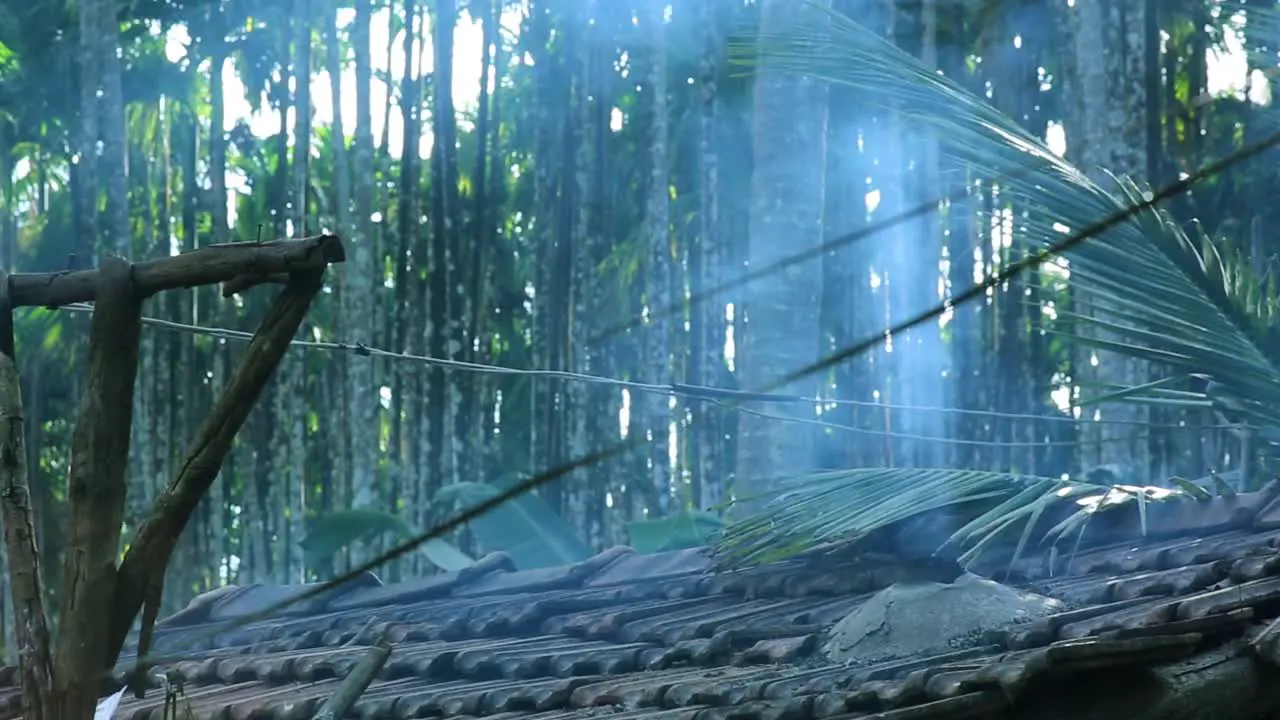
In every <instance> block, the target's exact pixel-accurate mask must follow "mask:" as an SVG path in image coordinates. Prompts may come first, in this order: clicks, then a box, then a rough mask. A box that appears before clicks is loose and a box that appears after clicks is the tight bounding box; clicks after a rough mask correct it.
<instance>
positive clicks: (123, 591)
mask: <svg viewBox="0 0 1280 720" xmlns="http://www.w3.org/2000/svg"><path fill="white" fill-rule="evenodd" d="M323 277H324V269H323V267H322V268H320V269H318V270H309V271H306V272H301V273H295V274H294V275H293V276H292V277H291V278H290V280H289V282H288V284H287V285H286V286H285V288H284V290H283V291H281V293H280V295H279V296H278V297H277V298H276V301H275V303H274V304H273V305H272V306H271V309H270V310H269V311H268V312H267V316H266V317H265V318H263V320H262V324H261V325H260V326H259V327H258V331H257V332H256V333H254V336H253V340H252V341H251V342H250V343H249V348H248V350H247V351H246V352H245V355H244V359H243V360H241V362H240V365H239V367H237V368H236V370H235V373H233V374H232V376H231V378H230V379H229V380H228V381H227V384H226V386H225V387H224V388H223V389H222V392H221V393H219V395H218V401H217V403H215V404H214V407H213V410H212V411H211V412H210V413H209V415H208V416H207V417H206V418H205V421H204V424H203V425H201V426H200V430H199V432H198V433H197V434H196V438H195V440H194V441H193V443H192V447H191V449H190V450H188V452H187V456H186V459H185V460H184V461H183V463H182V466H181V467H180V468H179V470H178V475H177V477H175V478H174V479H173V480H172V481H171V482H170V484H169V487H168V488H167V489H166V490H165V492H164V494H162V495H161V496H160V498H159V499H157V500H156V504H155V508H154V509H153V510H152V512H151V515H150V517H148V518H147V520H146V522H144V523H143V524H142V527H140V528H139V529H138V534H137V536H136V537H135V538H134V540H133V544H132V545H131V546H130V548H129V552H128V553H127V554H126V555H125V558H124V562H123V563H121V565H120V573H119V582H118V583H117V584H116V587H115V601H114V602H113V603H112V606H111V613H112V614H111V623H110V626H111V637H110V640H109V641H108V643H107V647H106V654H105V656H103V655H99V656H98V658H99V660H98V662H99V663H100V665H99V667H98V668H97V671H99V672H100V671H102V670H105V669H109V668H110V667H112V666H113V665H114V663H115V660H116V657H117V656H118V655H119V653H120V649H121V648H122V647H123V646H124V641H125V638H126V637H127V636H128V634H129V627H130V626H131V625H132V624H133V620H134V618H135V617H137V615H138V610H139V609H140V608H141V607H142V605H143V601H144V599H145V595H146V589H147V587H148V583H149V582H150V579H151V578H152V577H154V576H156V575H160V574H163V573H164V571H165V566H166V565H167V564H168V562H169V556H170V554H171V553H172V552H173V548H174V547H175V546H176V544H177V541H178V536H179V535H180V534H181V533H182V529H183V528H184V527H186V524H187V521H188V520H189V519H190V517H191V514H192V513H193V512H195V509H196V506H197V505H198V504H199V502H200V499H201V498H203V497H204V495H205V493H207V492H208V490H209V487H210V486H211V485H212V484H213V481H214V479H215V478H216V477H217V474H218V470H219V468H221V467H222V462H223V459H224V458H225V457H226V455H227V453H228V452H229V451H230V450H231V443H232V441H233V440H234V439H235V435H236V432H238V431H239V430H240V427H241V426H242V425H244V421H245V419H246V418H247V417H248V416H249V411H250V410H252V409H253V406H254V404H255V403H256V402H257V400H258V396H259V395H261V393H262V390H263V388H264V387H266V384H267V381H268V380H270V378H271V374H272V373H273V372H275V369H276V367H277V366H278V365H279V364H280V360H281V358H283V357H284V353H285V351H286V350H288V349H289V344H290V342H291V341H292V340H293V336H294V334H295V333H296V332H297V331H298V327H299V326H300V325H301V324H302V320H303V319H304V318H305V317H306V315H307V310H308V308H309V307H310V305H311V300H312V299H313V298H314V297H315V295H316V293H318V292H319V291H320V288H321V286H322V280H323ZM95 677H97V673H95Z"/></svg>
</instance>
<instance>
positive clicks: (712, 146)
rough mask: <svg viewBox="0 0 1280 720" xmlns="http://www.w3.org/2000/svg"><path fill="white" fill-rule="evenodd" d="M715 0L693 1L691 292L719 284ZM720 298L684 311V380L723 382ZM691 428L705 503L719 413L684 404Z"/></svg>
mask: <svg viewBox="0 0 1280 720" xmlns="http://www.w3.org/2000/svg"><path fill="white" fill-rule="evenodd" d="M717 5H718V3H717V2H715V0H703V1H702V2H700V3H699V4H698V7H699V12H700V13H701V14H700V16H699V18H698V21H699V22H700V23H701V24H702V27H703V30H702V32H703V37H702V42H703V47H702V54H701V56H700V57H699V61H698V72H699V78H698V80H699V82H700V83H701V92H700V93H699V96H698V100H699V104H700V108H699V109H700V113H699V123H698V129H699V138H698V185H699V187H698V238H697V240H696V241H695V242H694V245H693V247H692V248H690V250H689V291H690V294H691V295H692V296H694V297H697V296H699V295H700V294H701V293H703V292H705V291H706V290H708V289H709V288H714V287H716V286H717V285H718V284H719V280H720V275H721V268H720V264H721V262H722V260H721V247H720V243H721V239H722V237H723V236H722V235H721V233H720V217H719V216H720V205H719V203H718V202H717V195H718V194H719V192H720V158H719V152H718V151H717V142H718V141H719V136H720V133H719V118H720V107H719V105H720V101H719V96H718V92H717V90H716V88H717V86H718V83H717V77H716V74H717V73H716V70H717V66H718V63H719V59H720V52H721V49H722V43H721V41H720V29H719V26H718V23H719V21H720V17H719V13H718V12H717ZM724 312H725V303H724V299H723V298H721V297H712V298H708V299H707V300H706V301H704V302H696V303H695V304H694V305H693V307H692V308H691V309H690V311H689V337H690V347H689V364H688V378H689V379H688V382H689V384H691V385H706V386H708V387H723V386H724V379H723V377H722V376H723V374H724V372H723V371H724V368H725V362H724V360H725V356H724V342H725V324H724ZM689 410H690V415H691V421H690V426H691V432H690V435H689V453H690V455H691V456H692V457H693V467H692V468H691V469H692V473H691V476H692V495H693V501H694V505H695V506H696V507H699V508H709V507H712V506H714V505H716V504H718V503H719V502H720V501H721V500H722V499H723V498H724V480H723V477H722V472H723V469H724V467H723V461H722V458H721V457H720V455H721V454H722V452H723V444H724V443H723V442H722V441H721V437H722V436H723V434H724V430H723V429H722V428H721V423H722V422H723V417H724V413H722V412H718V411H717V410H716V408H715V406H713V405H712V404H711V403H694V404H693V405H692V406H690V408H689Z"/></svg>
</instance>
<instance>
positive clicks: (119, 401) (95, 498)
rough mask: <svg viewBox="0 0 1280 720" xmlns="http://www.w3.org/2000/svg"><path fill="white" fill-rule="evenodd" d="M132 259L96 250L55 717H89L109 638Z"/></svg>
mask: <svg viewBox="0 0 1280 720" xmlns="http://www.w3.org/2000/svg"><path fill="white" fill-rule="evenodd" d="M132 275H133V274H132V266H131V265H130V264H129V262H128V261H126V260H124V259H123V258H119V257H106V258H103V260H102V263H101V266H100V268H99V270H98V271H97V288H96V289H97V297H96V298H95V304H94V309H93V319H92V320H91V321H90V323H89V382H88V384H87V386H86V388H85V391H84V395H83V396H82V397H81V398H80V408H79V410H78V412H77V417H76V424H75V429H74V430H73V431H72V437H71V466H70V470H69V473H68V479H67V495H68V500H69V503H70V506H71V507H70V515H71V518H70V525H69V529H70V542H68V544H67V551H66V560H65V561H64V567H63V569H64V573H63V578H64V579H63V582H62V593H63V595H62V597H63V600H62V609H61V614H60V616H59V622H58V643H57V651H56V652H55V654H54V686H53V696H52V699H53V702H54V703H55V704H56V707H55V717H60V718H82V717H92V716H93V711H94V707H95V706H96V705H97V702H98V693H99V691H100V690H101V688H102V679H101V671H102V667H101V665H100V663H101V658H102V657H103V655H104V654H105V653H106V644H107V639H108V637H109V630H110V628H109V627H108V624H107V623H106V622H104V618H103V611H104V608H105V607H106V606H105V598H110V597H112V596H113V595H114V593H115V584H116V557H117V555H116V554H117V553H118V552H119V548H120V526H121V524H122V523H123V522H124V501H125V489H126V479H125V468H126V466H127V464H128V459H129V439H130V438H129V435H130V429H131V428H132V426H133V388H134V383H135V382H136V380H137V375H138V354H139V347H140V342H141V338H142V296H141V295H140V294H139V293H138V292H137V290H136V287H135V285H134V282H133V280H132Z"/></svg>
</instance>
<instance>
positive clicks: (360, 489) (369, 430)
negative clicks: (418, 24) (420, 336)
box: [334, 0, 390, 561]
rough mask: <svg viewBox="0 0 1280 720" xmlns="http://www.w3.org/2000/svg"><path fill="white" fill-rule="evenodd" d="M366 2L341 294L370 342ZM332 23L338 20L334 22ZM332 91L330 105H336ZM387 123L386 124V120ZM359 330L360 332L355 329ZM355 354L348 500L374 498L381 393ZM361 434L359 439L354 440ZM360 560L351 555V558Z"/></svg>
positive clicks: (361, 13) (369, 365)
mask: <svg viewBox="0 0 1280 720" xmlns="http://www.w3.org/2000/svg"><path fill="white" fill-rule="evenodd" d="M372 14H373V13H372V7H371V3H370V0H356V18H355V25H354V27H353V32H352V38H351V44H352V49H353V51H354V53H355V74H356V78H355V81H356V129H355V142H354V146H353V151H354V152H353V157H352V161H353V171H354V173H355V178H356V183H355V208H356V220H355V226H354V228H353V230H354V231H355V235H354V236H353V237H352V239H351V241H350V242H349V245H350V246H351V248H352V251H351V261H350V262H348V263H345V265H346V268H345V272H346V273H347V274H346V275H345V277H346V278H347V279H348V282H346V283H345V284H344V292H343V294H342V299H343V310H344V314H345V316H346V319H347V328H348V329H349V330H350V331H351V332H352V333H353V334H354V335H353V337H354V338H355V340H356V341H357V342H361V341H364V342H372V339H373V338H372V337H371V336H370V335H365V337H363V338H361V335H360V333H372V328H373V326H374V307H373V305H374V298H375V295H374V293H375V291H376V288H377V287H378V286H379V285H381V283H379V282H378V280H377V278H378V270H377V266H376V265H375V264H374V257H375V254H374V250H375V248H374V223H373V187H374V182H375V175H374V167H373V115H372V100H371V98H372V96H371V93H370V87H369V84H370V81H371V80H372V78H373V66H372V63H371V60H370V56H369V53H370V50H369V22H370V19H371V16H372ZM335 22H336V20H335ZM337 97H338V96H337V94H336V93H335V94H334V106H335V107H340V106H339V105H338V102H337ZM387 124H388V125H389V124H390V123H387ZM357 328H359V330H357ZM358 360H359V358H353V360H352V362H351V363H350V364H349V366H348V373H347V392H348V394H349V401H350V402H351V407H350V409H349V410H348V413H349V415H350V417H351V419H352V423H353V425H354V426H355V428H353V429H354V430H355V431H356V432H357V433H358V434H353V436H352V438H353V439H352V445H353V448H354V452H353V456H352V466H351V470H352V473H351V488H350V491H349V494H348V495H347V502H348V503H351V502H354V500H355V498H357V497H361V496H372V495H373V493H374V489H375V487H376V485H377V476H378V456H379V454H380V453H379V448H380V444H381V435H382V433H381V430H380V424H379V422H378V403H379V402H380V397H379V394H378V388H377V385H376V383H375V382H374V366H373V360H372V359H369V360H365V361H363V362H359V361H358ZM357 437H358V438H360V441H359V442H357V441H356V440H355V438H357ZM359 559H361V558H358V557H353V558H352V560H353V561H357V560H359Z"/></svg>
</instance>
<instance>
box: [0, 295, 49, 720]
mask: <svg viewBox="0 0 1280 720" xmlns="http://www.w3.org/2000/svg"><path fill="white" fill-rule="evenodd" d="M23 434H24V431H23V415H22V391H21V386H20V385H19V380H18V366H17V364H16V359H15V357H14V347H13V307H12V305H11V304H10V302H9V282H8V276H7V273H5V272H4V271H3V270H0V522H3V523H4V543H5V549H6V550H7V551H8V552H9V575H10V577H9V585H10V591H11V592H12V595H13V612H14V622H13V625H14V639H15V640H16V642H17V645H18V669H19V672H20V673H21V682H22V704H23V706H24V711H25V712H24V717H26V718H27V720H55V718H57V715H56V714H55V713H54V712H53V709H52V708H51V707H48V706H46V705H45V703H44V699H45V693H46V692H48V691H49V690H50V689H51V688H52V687H53V660H52V658H51V657H50V654H49V653H50V648H49V624H48V620H47V619H46V617H45V611H44V578H43V576H42V574H41V572H40V553H39V552H38V551H37V549H36V533H35V523H34V522H33V521H32V512H31V487H30V484H29V482H28V480H27V450H26V447H25V445H26V443H25V439H24V437H23Z"/></svg>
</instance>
